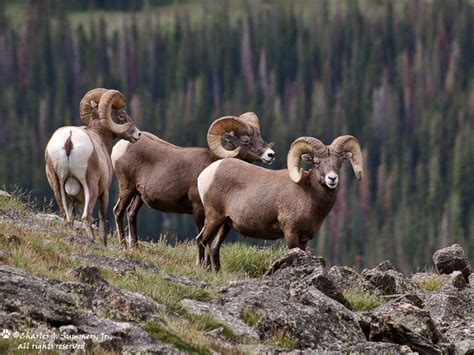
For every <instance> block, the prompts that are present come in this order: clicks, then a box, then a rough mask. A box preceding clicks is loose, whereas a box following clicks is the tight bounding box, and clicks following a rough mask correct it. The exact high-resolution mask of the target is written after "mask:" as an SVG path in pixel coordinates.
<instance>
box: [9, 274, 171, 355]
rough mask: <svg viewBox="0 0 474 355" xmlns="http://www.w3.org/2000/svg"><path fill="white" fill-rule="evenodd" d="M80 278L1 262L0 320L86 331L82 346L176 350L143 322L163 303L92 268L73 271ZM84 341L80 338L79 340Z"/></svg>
mask: <svg viewBox="0 0 474 355" xmlns="http://www.w3.org/2000/svg"><path fill="white" fill-rule="evenodd" d="M73 274H75V275H77V276H78V277H79V278H81V280H83V281H86V282H88V283H83V282H60V281H56V280H50V279H43V278H39V277H33V276H31V275H29V274H27V273H25V272H23V271H20V270H18V269H16V268H12V267H9V266H6V265H0V324H2V327H3V328H5V329H11V330H15V331H19V332H21V331H34V330H38V329H40V330H41V333H44V332H50V333H51V332H52V333H58V334H60V333H61V331H62V332H68V333H77V334H82V335H91V336H90V337H88V338H86V339H87V344H86V348H87V349H92V348H94V349H101V350H100V351H151V352H163V351H176V350H177V349H175V348H173V347H172V346H169V345H166V344H162V343H161V342H159V341H157V340H155V339H154V338H153V337H151V336H150V335H149V334H148V333H147V332H146V331H145V330H144V329H143V327H142V325H141V324H143V322H145V321H155V322H157V321H158V322H159V321H160V318H159V316H158V314H157V312H158V310H159V309H160V308H161V307H163V306H161V305H159V304H157V303H156V302H155V301H153V300H152V299H151V298H149V297H146V296H144V295H141V294H138V293H134V292H130V291H124V290H120V289H118V288H116V287H114V286H111V285H109V284H108V283H107V282H106V281H105V280H103V279H102V278H101V277H100V274H99V273H98V270H97V269H96V268H81V269H80V270H75V271H74V272H73ZM80 339H84V337H82V338H80Z"/></svg>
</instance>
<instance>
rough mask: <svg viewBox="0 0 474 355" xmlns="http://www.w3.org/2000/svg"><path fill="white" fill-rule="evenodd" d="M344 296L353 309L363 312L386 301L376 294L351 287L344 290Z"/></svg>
mask: <svg viewBox="0 0 474 355" xmlns="http://www.w3.org/2000/svg"><path fill="white" fill-rule="evenodd" d="M344 297H345V298H346V299H347V300H348V301H349V303H350V304H351V306H352V307H354V309H356V310H358V311H363V312H365V311H370V310H372V309H374V308H376V307H378V306H380V305H382V304H384V303H385V302H386V300H384V299H383V298H381V297H378V296H376V295H373V294H370V293H367V292H362V291H359V290H352V289H349V290H346V291H344Z"/></svg>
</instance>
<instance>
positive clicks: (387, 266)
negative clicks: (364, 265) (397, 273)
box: [373, 260, 395, 272]
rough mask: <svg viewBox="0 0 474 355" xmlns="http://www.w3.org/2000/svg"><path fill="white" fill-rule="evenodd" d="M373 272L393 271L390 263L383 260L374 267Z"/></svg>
mask: <svg viewBox="0 0 474 355" xmlns="http://www.w3.org/2000/svg"><path fill="white" fill-rule="evenodd" d="M373 270H377V271H382V272H383V271H389V270H395V268H394V267H393V265H392V263H391V262H390V261H389V260H384V261H382V262H381V263H380V264H378V265H377V266H376V267H374V269H373Z"/></svg>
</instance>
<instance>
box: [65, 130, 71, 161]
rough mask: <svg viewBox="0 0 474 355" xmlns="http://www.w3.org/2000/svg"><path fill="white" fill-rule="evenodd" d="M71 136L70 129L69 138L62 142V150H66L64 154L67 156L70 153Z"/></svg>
mask: <svg viewBox="0 0 474 355" xmlns="http://www.w3.org/2000/svg"><path fill="white" fill-rule="evenodd" d="M71 137H72V131H71V134H70V135H69V138H68V139H67V140H66V142H64V150H65V151H66V155H67V157H68V158H69V156H70V155H71V151H72V148H73V144H72V140H71Z"/></svg>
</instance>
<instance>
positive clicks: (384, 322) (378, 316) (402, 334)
mask: <svg viewBox="0 0 474 355" xmlns="http://www.w3.org/2000/svg"><path fill="white" fill-rule="evenodd" d="M371 317H372V321H371V324H370V333H369V340H370V341H377V342H379V341H385V342H391V343H396V344H400V345H408V346H409V347H410V348H411V349H412V350H414V351H417V352H420V353H423V354H441V353H444V352H450V351H452V350H453V347H452V346H450V345H449V344H447V343H448V340H447V339H446V338H445V337H444V336H443V335H442V334H441V332H440V331H439V329H438V328H437V326H436V324H435V322H434V320H433V319H432V318H431V316H430V313H429V312H428V311H425V310H423V309H420V308H418V307H417V306H415V305H414V304H412V303H409V302H404V301H391V302H389V303H386V304H384V305H381V306H379V307H377V308H376V309H375V310H374V311H372V312H371Z"/></svg>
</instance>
